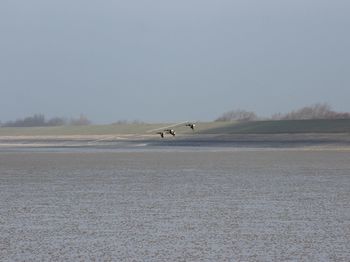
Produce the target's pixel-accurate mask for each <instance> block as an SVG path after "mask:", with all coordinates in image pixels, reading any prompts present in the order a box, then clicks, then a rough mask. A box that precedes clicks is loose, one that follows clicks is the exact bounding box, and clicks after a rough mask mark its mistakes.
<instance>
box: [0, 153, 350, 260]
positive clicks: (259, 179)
mask: <svg viewBox="0 0 350 262" xmlns="http://www.w3.org/2000/svg"><path fill="white" fill-rule="evenodd" d="M349 160H350V151H347V150H327V151H322V150H311V149H307V150H298V149H295V150H284V149H250V150H244V149H242V150H240V149H235V150H234V149H232V150H231V149H225V150H224V149H221V148H215V150H213V149H211V150H208V149H202V148H199V147H193V148H187V149H186V150H182V149H181V148H180V149H179V148H177V149H166V150H165V149H164V150H162V149H159V150H157V151H153V150H151V149H150V150H144V151H132V150H130V151H127V152H107V151H106V152H104V151H98V152H97V151H94V150H85V151H84V150H81V151H72V150H60V151H54V150H53V151H47V152H40V151H37V150H28V151H21V150H16V151H6V150H5V151H2V152H0V199H1V202H0V260H1V261H67V260H70V261H94V260H99V261H115V260H120V261H285V260H293V261H348V260H349V257H350V190H349V188H350V161H349Z"/></svg>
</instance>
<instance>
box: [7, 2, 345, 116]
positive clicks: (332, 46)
mask: <svg viewBox="0 0 350 262" xmlns="http://www.w3.org/2000/svg"><path fill="white" fill-rule="evenodd" d="M349 12H350V1H349V0H328V1H325V0H264V1H262V0H239V1H236V0H177V1H167V0H144V1H141V0H140V1H133V0H127V1H126V0H124V1H117V0H114V1H112V0H104V1H90V0H59V1H58V0H55V1H54V0H31V1H27V0H1V1H0V94H1V95H0V102H1V106H0V120H2V121H7V120H10V119H16V118H19V117H24V116H28V115H31V114H34V113H45V114H46V115H47V116H48V117H52V116H66V117H71V116H78V115H79V114H80V113H84V114H86V115H87V116H88V117H89V118H90V119H92V120H93V121H95V122H97V123H108V122H113V121H116V120H118V119H130V120H134V119H139V120H144V121H153V122H156V121H167V122H170V121H180V120H211V119H214V118H216V117H217V116H218V115H220V114H221V113H223V112H224V111H227V110H231V109H237V108H241V109H246V110H253V111H256V112H257V113H258V114H260V115H264V116H268V115H270V114H272V113H275V112H286V111H289V110H292V109H296V108H298V107H301V106H304V105H309V104H312V103H316V102H328V103H329V104H331V105H332V106H333V108H334V109H336V110H339V111H350V103H349V98H350V51H349V48H350V33H349V30H350V15H349Z"/></svg>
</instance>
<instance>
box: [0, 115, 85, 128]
mask: <svg viewBox="0 0 350 262" xmlns="http://www.w3.org/2000/svg"><path fill="white" fill-rule="evenodd" d="M90 124H91V121H90V120H89V119H88V118H87V117H86V116H85V115H83V114H81V115H80V116H79V117H78V118H71V119H67V118H64V117H53V118H50V119H46V117H45V115H43V114H34V115H33V116H28V117H25V118H21V119H17V120H15V121H8V122H5V123H3V124H1V125H0V126H1V127H45V126H64V125H72V126H85V125H90Z"/></svg>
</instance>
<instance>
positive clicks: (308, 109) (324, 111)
mask: <svg viewBox="0 0 350 262" xmlns="http://www.w3.org/2000/svg"><path fill="white" fill-rule="evenodd" d="M271 118H272V119H273V120H303V119H345V118H350V113H339V112H335V111H333V110H332V108H331V106H330V105H329V104H327V103H317V104H314V105H311V106H305V107H303V108H300V109H298V110H294V111H291V112H289V113H287V114H284V115H283V114H280V113H279V114H274V115H273V116H272V117H271Z"/></svg>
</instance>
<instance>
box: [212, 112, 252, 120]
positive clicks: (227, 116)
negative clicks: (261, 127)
mask: <svg viewBox="0 0 350 262" xmlns="http://www.w3.org/2000/svg"><path fill="white" fill-rule="evenodd" d="M257 119H258V117H257V115H256V114H255V113H254V112H250V111H245V110H241V109H238V110H232V111H229V112H226V113H224V114H222V115H221V116H220V117H218V118H217V119H216V120H215V121H254V120H257Z"/></svg>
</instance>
